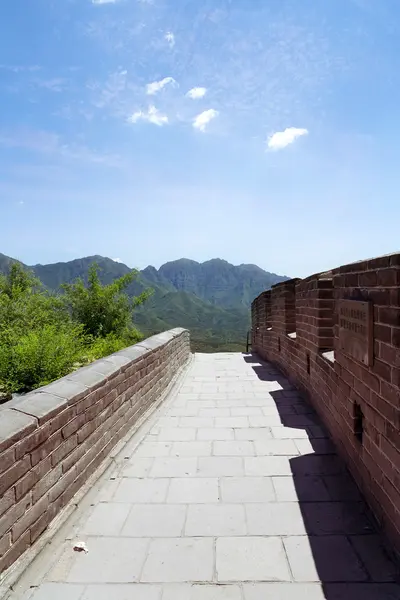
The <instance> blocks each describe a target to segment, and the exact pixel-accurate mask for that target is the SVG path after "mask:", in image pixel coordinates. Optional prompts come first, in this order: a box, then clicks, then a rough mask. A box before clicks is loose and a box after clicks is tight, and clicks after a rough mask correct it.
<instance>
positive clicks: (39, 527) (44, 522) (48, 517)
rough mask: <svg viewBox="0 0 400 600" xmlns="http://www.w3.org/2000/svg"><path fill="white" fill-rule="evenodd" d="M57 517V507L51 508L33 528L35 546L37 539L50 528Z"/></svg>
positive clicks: (32, 538)
mask: <svg viewBox="0 0 400 600" xmlns="http://www.w3.org/2000/svg"><path fill="white" fill-rule="evenodd" d="M55 516H56V510H55V506H54V505H53V506H49V508H48V509H47V510H46V512H45V513H43V515H42V516H41V517H39V518H38V520H37V521H36V522H35V523H34V524H33V525H32V526H31V528H30V533H31V544H33V543H34V542H35V541H36V540H37V538H38V537H39V536H40V535H41V534H42V533H43V531H44V530H45V529H47V527H48V526H49V524H50V523H51V521H52V520H53V519H54V517H55Z"/></svg>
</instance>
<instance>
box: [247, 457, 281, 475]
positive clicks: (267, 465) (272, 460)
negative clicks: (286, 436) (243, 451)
mask: <svg viewBox="0 0 400 600" xmlns="http://www.w3.org/2000/svg"><path fill="white" fill-rule="evenodd" d="M244 469H245V473H246V475H250V476H255V477H257V476H261V477H265V476H267V477H269V476H271V475H291V473H292V470H291V468H290V462H289V458H288V457H286V456H256V457H254V458H251V457H250V458H245V459H244Z"/></svg>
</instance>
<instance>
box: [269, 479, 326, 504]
mask: <svg viewBox="0 0 400 600" xmlns="http://www.w3.org/2000/svg"><path fill="white" fill-rule="evenodd" d="M272 482H273V484H274V488H275V492H276V498H277V500H278V502H329V501H330V496H329V493H328V490H327V489H326V487H325V485H324V482H323V480H322V478H321V477H318V476H313V475H309V476H307V477H296V478H293V477H272Z"/></svg>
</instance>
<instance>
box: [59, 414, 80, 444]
mask: <svg viewBox="0 0 400 600" xmlns="http://www.w3.org/2000/svg"><path fill="white" fill-rule="evenodd" d="M85 421H86V417H85V414H84V413H81V414H80V415H78V416H77V417H75V418H74V419H72V421H70V422H69V423H67V425H65V427H63V428H62V430H61V434H62V436H63V438H64V440H65V439H67V438H69V437H70V436H71V435H72V434H73V433H75V432H76V431H78V429H80V428H81V427H83V425H84V424H85Z"/></svg>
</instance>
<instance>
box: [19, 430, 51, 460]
mask: <svg viewBox="0 0 400 600" xmlns="http://www.w3.org/2000/svg"><path fill="white" fill-rule="evenodd" d="M49 435H50V423H46V424H45V425H42V426H41V427H38V428H37V429H36V430H35V431H33V432H32V433H31V434H29V435H27V436H25V437H24V438H23V439H22V440H21V441H20V442H18V443H17V444H16V446H15V458H16V460H19V459H20V458H22V457H23V456H24V455H25V454H27V453H28V452H31V451H32V450H33V449H34V448H37V447H38V446H40V444H42V443H43V442H44V441H45V440H47V439H48V438H49Z"/></svg>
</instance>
